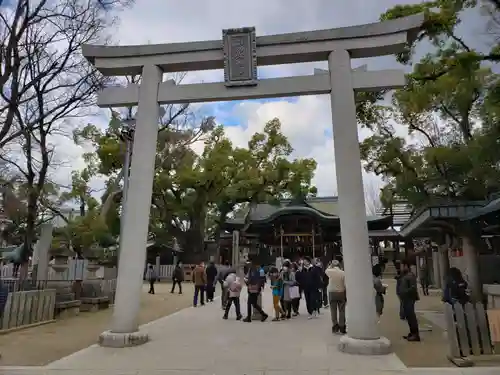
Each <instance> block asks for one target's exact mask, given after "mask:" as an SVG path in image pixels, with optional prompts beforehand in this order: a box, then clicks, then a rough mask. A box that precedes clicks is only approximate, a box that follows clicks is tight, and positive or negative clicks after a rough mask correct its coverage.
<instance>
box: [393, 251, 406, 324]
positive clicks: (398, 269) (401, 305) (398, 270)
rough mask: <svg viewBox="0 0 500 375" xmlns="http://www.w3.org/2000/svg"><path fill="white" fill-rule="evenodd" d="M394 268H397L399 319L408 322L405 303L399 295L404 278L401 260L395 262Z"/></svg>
mask: <svg viewBox="0 0 500 375" xmlns="http://www.w3.org/2000/svg"><path fill="white" fill-rule="evenodd" d="M394 267H395V268H396V276H394V279H396V295H397V296H398V300H399V319H401V320H406V317H405V312H404V310H403V301H402V300H401V297H400V295H399V294H400V293H399V291H400V288H401V279H402V278H403V275H402V273H401V262H400V261H399V260H397V261H395V262H394Z"/></svg>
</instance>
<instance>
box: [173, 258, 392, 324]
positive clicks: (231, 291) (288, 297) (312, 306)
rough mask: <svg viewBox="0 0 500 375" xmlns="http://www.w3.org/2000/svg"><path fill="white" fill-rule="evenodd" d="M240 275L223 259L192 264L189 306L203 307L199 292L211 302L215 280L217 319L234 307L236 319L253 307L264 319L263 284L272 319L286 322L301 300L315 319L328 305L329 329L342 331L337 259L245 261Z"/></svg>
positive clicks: (378, 287) (343, 301) (378, 288)
mask: <svg viewBox="0 0 500 375" xmlns="http://www.w3.org/2000/svg"><path fill="white" fill-rule="evenodd" d="M373 274H374V284H373V286H374V289H375V292H376V293H375V294H376V297H375V301H374V303H375V306H376V311H377V314H378V315H381V314H382V311H383V304H384V298H383V295H384V294H385V287H386V286H385V285H384V284H382V279H381V268H380V267H379V266H375V267H374V269H373ZM243 275H244V276H243V277H239V276H238V272H237V270H236V269H235V268H233V267H231V266H230V265H229V264H228V263H226V264H225V265H224V266H221V267H220V268H219V269H217V267H216V266H215V265H214V264H213V262H210V263H209V264H208V266H205V264H204V263H203V262H202V263H200V264H198V265H197V266H196V267H195V268H194V269H193V282H194V287H195V292H194V296H193V306H195V307H196V306H198V302H200V305H204V304H205V296H206V300H207V301H209V302H210V301H213V298H214V291H215V287H216V285H217V284H219V285H220V287H221V301H222V309H223V310H224V314H223V319H228V317H229V312H230V310H231V308H232V307H233V306H234V309H235V313H236V319H237V320H243V321H244V322H251V321H252V319H253V318H252V315H253V314H252V313H253V311H254V310H255V311H256V312H257V313H258V315H254V316H258V317H259V319H260V320H261V321H265V320H267V319H268V317H269V315H268V314H267V313H266V312H265V311H264V310H263V308H262V306H261V303H260V298H259V296H260V295H261V292H262V290H263V289H264V288H265V287H266V286H267V285H269V286H268V287H269V288H270V289H271V293H272V298H273V319H272V321H274V322H278V321H282V320H289V319H292V318H293V317H295V316H298V315H299V314H300V312H299V307H300V304H301V301H304V303H305V308H306V311H307V314H308V319H314V318H316V317H318V316H319V315H320V313H321V309H322V308H328V307H330V315H331V320H332V332H333V333H338V334H345V333H347V326H346V305H347V297H346V286H345V275H344V271H343V270H342V267H341V263H340V262H339V261H338V260H333V261H332V262H330V264H329V265H328V267H327V268H325V267H324V266H323V264H322V262H321V260H319V259H311V258H309V257H304V258H301V259H299V260H297V261H296V262H291V261H290V260H285V261H284V262H283V264H282V266H281V267H279V268H278V267H276V266H272V267H270V268H268V269H267V270H266V269H265V267H264V266H258V265H256V264H253V263H252V262H248V263H247V264H246V266H245V269H244V270H243ZM179 279H180V276H177V275H176V272H175V271H174V283H179V281H178V280H179ZM174 285H175V284H174ZM244 287H246V288H247V293H248V298H247V306H246V316H245V318H243V314H242V311H241V310H242V309H241V305H240V295H241V292H242V290H243V288H244ZM172 291H173V289H172Z"/></svg>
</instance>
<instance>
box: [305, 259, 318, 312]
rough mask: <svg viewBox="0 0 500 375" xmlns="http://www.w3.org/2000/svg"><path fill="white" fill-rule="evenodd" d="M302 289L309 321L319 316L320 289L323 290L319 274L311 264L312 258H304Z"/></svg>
mask: <svg viewBox="0 0 500 375" xmlns="http://www.w3.org/2000/svg"><path fill="white" fill-rule="evenodd" d="M301 278H302V287H303V290H304V297H305V299H306V307H307V313H308V314H309V317H308V319H312V318H314V317H316V316H317V311H318V309H319V307H318V302H319V289H320V288H321V283H322V280H321V277H320V274H319V273H318V272H317V270H316V267H314V266H313V265H312V264H311V258H309V257H305V258H304V266H303V269H302V277H301Z"/></svg>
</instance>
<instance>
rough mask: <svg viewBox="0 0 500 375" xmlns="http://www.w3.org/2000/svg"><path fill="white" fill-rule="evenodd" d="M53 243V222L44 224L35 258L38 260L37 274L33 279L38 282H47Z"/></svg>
mask: <svg viewBox="0 0 500 375" xmlns="http://www.w3.org/2000/svg"><path fill="white" fill-rule="evenodd" d="M51 243H52V224H50V223H45V224H42V228H41V234H40V238H39V240H38V242H37V243H36V246H35V247H36V257H35V256H34V257H33V259H34V261H35V262H36V267H34V269H35V275H34V277H33V279H36V281H37V282H39V283H40V282H45V281H46V280H47V277H48V271H49V249H50V245H51Z"/></svg>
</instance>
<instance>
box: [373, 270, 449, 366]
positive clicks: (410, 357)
mask: <svg viewBox="0 0 500 375" xmlns="http://www.w3.org/2000/svg"><path fill="white" fill-rule="evenodd" d="M384 283H386V284H387V285H389V288H388V290H387V294H386V299H385V306H384V314H383V315H382V317H381V320H380V330H381V334H382V335H384V336H385V337H387V338H388V339H389V340H391V342H392V346H393V349H394V352H395V353H396V355H397V356H398V357H399V359H401V361H403V363H404V364H405V365H406V366H407V367H454V366H453V365H452V364H451V362H449V361H448V359H447V358H446V356H447V354H448V343H447V341H446V336H445V332H444V331H443V329H442V328H440V327H438V326H437V325H433V324H432V323H431V322H430V321H428V320H426V319H424V318H423V317H422V314H419V313H418V311H436V312H441V311H442V310H443V304H442V302H441V297H440V296H439V295H437V294H435V295H431V296H423V295H422V294H421V293H420V301H418V302H417V305H416V309H417V315H418V318H419V323H420V328H421V330H422V332H421V335H420V336H421V339H422V341H421V342H408V341H406V340H404V339H403V338H402V336H403V335H406V334H407V333H408V325H407V324H406V322H405V321H402V320H400V319H399V301H398V298H397V296H396V283H395V281H394V280H384ZM428 329H430V331H428Z"/></svg>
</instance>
